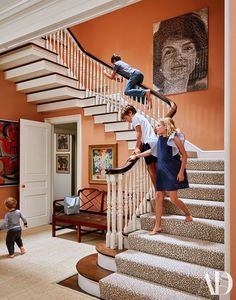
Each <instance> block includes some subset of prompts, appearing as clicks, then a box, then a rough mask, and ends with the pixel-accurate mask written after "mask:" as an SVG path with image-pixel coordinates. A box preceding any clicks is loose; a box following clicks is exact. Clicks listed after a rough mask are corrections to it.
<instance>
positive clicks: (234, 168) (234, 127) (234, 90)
mask: <svg viewBox="0 0 236 300" xmlns="http://www.w3.org/2000/svg"><path fill="white" fill-rule="evenodd" d="M235 11H236V2H235V0H231V26H230V27H231V35H230V37H231V39H230V42H231V49H230V50H231V57H230V60H231V61H230V66H231V82H230V85H231V97H230V98H231V104H230V108H231V109H230V111H231V116H230V120H231V124H230V129H231V133H230V166H231V170H230V187H231V188H230V199H231V201H230V212H231V216H230V220H231V222H230V231H231V234H230V241H231V245H230V252H231V255H230V259H231V275H232V276H233V280H234V286H233V291H232V294H231V299H232V300H234V299H236V257H235V252H236V219H235V212H236V188H235V182H236V155H235V152H236V118H235V116H236V102H235V99H236V86H235V82H236V57H235V53H236V30H235V28H236V19H235Z"/></svg>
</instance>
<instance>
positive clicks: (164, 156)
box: [156, 136, 189, 191]
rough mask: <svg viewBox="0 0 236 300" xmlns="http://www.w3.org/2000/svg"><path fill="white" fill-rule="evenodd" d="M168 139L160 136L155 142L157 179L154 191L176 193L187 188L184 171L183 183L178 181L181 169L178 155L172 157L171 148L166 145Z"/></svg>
mask: <svg viewBox="0 0 236 300" xmlns="http://www.w3.org/2000/svg"><path fill="white" fill-rule="evenodd" d="M167 141H168V137H163V136H160V137H159V138H158V141H157V154H158V161H157V179H156V191H176V190H179V189H185V188H188V187H189V184H188V178H187V173H186V170H184V181H178V180H177V175H178V173H179V170H180V167H181V159H180V155H179V154H176V155H174V156H173V155H172V147H171V146H169V145H168V144H167Z"/></svg>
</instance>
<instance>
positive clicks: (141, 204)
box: [139, 158, 143, 215]
mask: <svg viewBox="0 0 236 300" xmlns="http://www.w3.org/2000/svg"><path fill="white" fill-rule="evenodd" d="M142 162H143V158H140V159H139V185H140V204H139V211H140V214H141V215H142V214H143V178H142V174H143V168H142V165H143V163H142Z"/></svg>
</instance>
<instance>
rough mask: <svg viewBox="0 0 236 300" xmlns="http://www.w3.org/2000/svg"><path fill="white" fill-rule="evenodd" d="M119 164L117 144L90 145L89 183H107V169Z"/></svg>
mask: <svg viewBox="0 0 236 300" xmlns="http://www.w3.org/2000/svg"><path fill="white" fill-rule="evenodd" d="M116 166H117V144H109V145H90V146H89V183H96V184H106V169H109V168H115V167H116Z"/></svg>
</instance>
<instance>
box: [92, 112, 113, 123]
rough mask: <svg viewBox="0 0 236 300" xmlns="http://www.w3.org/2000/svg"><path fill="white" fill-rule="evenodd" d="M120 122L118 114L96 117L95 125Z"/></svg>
mask: <svg viewBox="0 0 236 300" xmlns="http://www.w3.org/2000/svg"><path fill="white" fill-rule="evenodd" d="M117 120H118V115H117V113H111V114H103V115H101V116H99V115H98V116H94V123H95V124H101V123H104V122H113V121H117Z"/></svg>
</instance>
